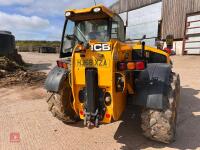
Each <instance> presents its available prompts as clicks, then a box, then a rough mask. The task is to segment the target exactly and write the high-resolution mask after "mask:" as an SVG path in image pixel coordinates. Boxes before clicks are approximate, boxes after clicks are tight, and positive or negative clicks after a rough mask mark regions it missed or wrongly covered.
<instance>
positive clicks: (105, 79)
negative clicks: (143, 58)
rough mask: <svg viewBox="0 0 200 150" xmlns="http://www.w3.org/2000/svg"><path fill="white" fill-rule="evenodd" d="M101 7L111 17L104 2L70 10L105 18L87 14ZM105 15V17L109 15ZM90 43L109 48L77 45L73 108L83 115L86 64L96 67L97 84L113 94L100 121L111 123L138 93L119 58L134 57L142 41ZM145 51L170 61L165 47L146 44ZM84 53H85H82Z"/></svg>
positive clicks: (78, 17) (72, 78) (76, 15)
mask: <svg viewBox="0 0 200 150" xmlns="http://www.w3.org/2000/svg"><path fill="white" fill-rule="evenodd" d="M97 7H98V8H101V10H102V11H103V13H104V14H106V15H107V16H109V17H111V18H112V16H114V13H112V12H111V11H110V10H109V9H107V8H106V7H104V6H102V5H98V6H94V7H91V8H86V9H81V10H68V11H66V12H71V13H73V14H74V15H73V16H71V17H69V19H71V20H83V19H98V18H103V17H104V16H105V15H99V16H98V15H96V14H95V15H93V14H91V15H88V16H90V17H91V18H84V17H83V14H90V13H91V11H92V10H93V9H94V8H97ZM107 16H106V17H107ZM89 44H90V46H91V47H92V45H95V44H107V45H109V46H110V48H111V49H110V50H109V51H94V50H92V49H91V47H90V48H87V49H84V50H82V51H79V47H81V45H79V44H77V45H76V46H75V47H74V50H73V52H72V57H71V72H70V85H71V88H72V94H73V98H74V101H73V108H74V110H75V112H76V113H77V114H78V115H79V116H80V118H81V119H84V114H83V111H84V103H81V101H80V100H79V91H80V90H81V89H82V88H84V87H85V83H86V81H85V79H86V77H85V70H86V68H96V69H97V72H98V86H99V87H100V88H102V89H104V92H109V93H110V95H111V104H110V105H105V106H106V111H105V114H104V117H103V120H102V121H101V122H103V123H110V122H111V121H112V120H118V119H119V118H120V116H121V115H122V113H123V111H124V109H125V106H126V101H127V94H128V93H129V94H135V91H134V87H133V85H132V82H131V81H130V80H131V79H130V78H127V77H126V72H125V71H118V69H117V63H118V62H120V61H127V62H128V61H132V57H131V55H132V51H134V50H141V49H142V44H141V43H126V42H121V41H119V40H117V39H110V41H109V42H98V41H92V40H91V41H89ZM144 50H145V53H151V52H152V53H158V54H160V55H163V56H165V57H166V58H167V63H170V58H169V54H168V53H166V52H164V51H163V50H159V49H156V48H153V47H149V46H145V49H144ZM82 53H84V57H82V56H81V54H82ZM116 73H119V74H121V75H122V76H123V78H124V81H125V82H124V88H123V91H122V92H117V91H116V88H115V87H116V85H115V77H116V76H115V74H116Z"/></svg>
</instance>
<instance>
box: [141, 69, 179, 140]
mask: <svg viewBox="0 0 200 150" xmlns="http://www.w3.org/2000/svg"><path fill="white" fill-rule="evenodd" d="M179 96H180V79H179V75H176V74H175V73H172V75H171V84H170V87H169V91H168V104H169V105H168V107H167V108H166V109H165V110H154V109H143V111H142V114H141V121H142V122H141V128H142V130H143V134H144V135H145V136H146V137H147V138H150V139H152V140H155V141H160V142H163V143H170V142H173V141H174V140H175V134H176V119H177V106H178V101H179Z"/></svg>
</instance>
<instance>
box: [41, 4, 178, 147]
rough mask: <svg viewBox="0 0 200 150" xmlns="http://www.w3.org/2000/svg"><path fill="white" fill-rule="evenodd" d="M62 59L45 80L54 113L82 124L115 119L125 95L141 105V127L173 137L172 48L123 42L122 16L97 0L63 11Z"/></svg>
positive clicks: (175, 96)
mask: <svg viewBox="0 0 200 150" xmlns="http://www.w3.org/2000/svg"><path fill="white" fill-rule="evenodd" d="M65 17H66V20H65V24H64V30H63V35H62V44H61V50H60V58H61V59H60V60H58V61H57V66H56V67H55V68H53V69H52V70H51V71H50V73H49V75H48V77H47V79H46V82H45V88H46V89H47V91H48V98H47V102H48V104H49V110H50V111H51V112H52V114H53V116H55V117H57V118H58V119H60V120H62V121H63V122H66V123H74V122H76V121H78V120H80V119H82V120H83V122H84V126H88V127H91V126H94V127H95V126H96V127H98V125H99V124H102V123H110V122H112V121H117V120H119V119H120V116H121V115H122V113H123V111H124V109H125V107H126V102H127V100H129V101H132V103H133V105H139V106H141V111H142V112H141V128H142V129H143V132H144V135H145V136H146V137H148V138H151V139H153V140H157V141H161V142H164V143H169V142H171V141H173V140H174V137H175V130H176V116H177V105H178V100H179V93H180V80H179V75H177V74H176V73H174V72H172V64H171V63H170V62H171V60H170V57H169V56H170V54H169V53H166V52H165V51H163V50H159V49H156V48H153V47H149V46H146V45H145V43H144V42H142V43H141V42H139V43H130V42H129V43H127V42H125V27H124V23H123V21H122V19H121V18H120V17H119V16H118V15H117V14H115V13H113V12H111V11H110V10H109V9H108V8H106V7H104V6H102V5H97V6H93V7H91V8H85V9H80V10H68V11H66V12H65Z"/></svg>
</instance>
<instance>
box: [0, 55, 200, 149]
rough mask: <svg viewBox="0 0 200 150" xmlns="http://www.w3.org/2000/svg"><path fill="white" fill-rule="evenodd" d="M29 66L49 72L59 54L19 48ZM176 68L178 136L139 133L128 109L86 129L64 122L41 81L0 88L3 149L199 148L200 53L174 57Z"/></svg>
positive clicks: (0, 141)
mask: <svg viewBox="0 0 200 150" xmlns="http://www.w3.org/2000/svg"><path fill="white" fill-rule="evenodd" d="M21 54H22V56H23V59H24V60H25V61H26V62H29V63H32V64H34V65H33V66H32V67H31V69H32V70H39V71H44V72H49V70H50V69H51V68H52V67H53V66H54V65H55V60H56V59H57V58H58V55H56V54H38V53H21ZM173 60H174V70H175V71H176V72H178V73H179V74H180V77H181V101H180V108H179V116H178V129H177V140H176V142H174V143H172V144H168V145H166V144H161V143H156V142H153V141H150V140H147V139H146V138H144V137H143V136H142V135H141V129H140V126H139V122H138V120H137V118H135V117H134V116H133V115H132V114H131V113H130V110H129V109H127V110H126V111H125V113H124V116H123V117H122V120H120V121H117V122H114V123H111V124H107V125H101V126H100V127H99V128H94V129H87V128H83V126H82V124H83V122H79V123H77V124H75V125H73V126H72V125H71V126H70V125H66V124H63V123H62V122H60V121H59V120H57V119H56V118H54V117H52V115H51V113H50V112H48V110H47V104H46V102H45V99H44V97H45V90H44V89H43V88H42V86H35V87H19V86H18V87H16V86H15V87H10V88H0V149H1V150H9V149H13V150H24V149H25V150H32V149H33V150H36V149H41V150H43V149H44V150H46V149H56V150H59V149H69V150H71V149H73V150H74V149H75V150H76V149H77V150H79V149H80V150H82V149H83V150H84V149H85V150H88V149H92V150H100V149H105V150H112V149H113V150H114V149H116V150H118V149H125V150H129V149H130V150H132V149H198V148H199V149H200V67H199V64H200V56H182V57H181V56H175V57H173Z"/></svg>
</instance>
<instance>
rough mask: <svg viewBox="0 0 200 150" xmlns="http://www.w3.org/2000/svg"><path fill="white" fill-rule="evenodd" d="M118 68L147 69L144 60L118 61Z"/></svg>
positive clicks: (121, 69)
mask: <svg viewBox="0 0 200 150" xmlns="http://www.w3.org/2000/svg"><path fill="white" fill-rule="evenodd" d="M117 68H118V70H120V71H125V70H144V69H145V63H144V61H137V62H118V64H117Z"/></svg>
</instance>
